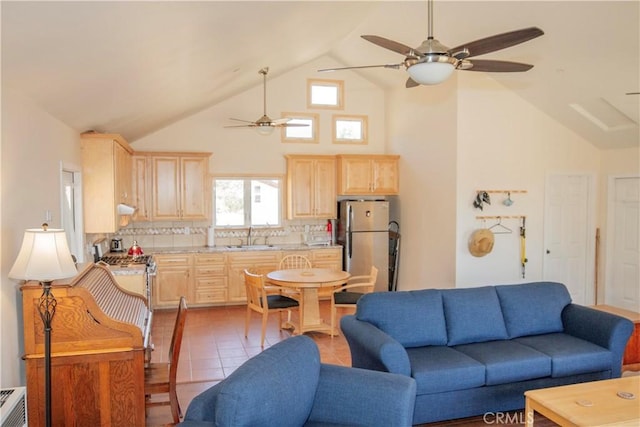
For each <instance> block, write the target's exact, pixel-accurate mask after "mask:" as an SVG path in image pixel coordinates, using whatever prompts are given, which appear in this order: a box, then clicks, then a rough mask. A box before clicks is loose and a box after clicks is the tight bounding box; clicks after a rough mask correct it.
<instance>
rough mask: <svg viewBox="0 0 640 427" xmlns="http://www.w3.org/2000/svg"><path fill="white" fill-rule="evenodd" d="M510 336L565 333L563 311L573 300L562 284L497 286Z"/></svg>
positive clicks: (542, 283)
mask: <svg viewBox="0 0 640 427" xmlns="http://www.w3.org/2000/svg"><path fill="white" fill-rule="evenodd" d="M496 292H497V294H498V298H499V299H500V305H501V306H502V315H503V316H504V321H505V324H506V326H507V332H508V333H509V337H510V338H516V337H523V336H527V335H539V334H549V333H552V332H562V331H563V326H562V310H563V309H564V308H565V307H566V306H567V305H568V304H570V303H571V296H570V295H569V292H568V291H567V288H566V287H565V286H564V285H563V284H561V283H555V282H539V283H523V284H519V285H500V286H496Z"/></svg>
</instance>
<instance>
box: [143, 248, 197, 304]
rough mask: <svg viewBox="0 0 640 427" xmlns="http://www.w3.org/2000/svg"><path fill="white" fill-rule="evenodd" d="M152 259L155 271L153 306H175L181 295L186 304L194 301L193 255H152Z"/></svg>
mask: <svg viewBox="0 0 640 427" xmlns="http://www.w3.org/2000/svg"><path fill="white" fill-rule="evenodd" d="M154 259H155V261H156V265H157V272H156V277H155V279H154V281H153V307H154V308H176V307H177V306H178V303H179V302H180V297H181V296H184V297H185V298H186V299H187V304H189V303H192V302H194V297H193V289H194V286H193V273H192V270H193V255H191V254H171V255H154Z"/></svg>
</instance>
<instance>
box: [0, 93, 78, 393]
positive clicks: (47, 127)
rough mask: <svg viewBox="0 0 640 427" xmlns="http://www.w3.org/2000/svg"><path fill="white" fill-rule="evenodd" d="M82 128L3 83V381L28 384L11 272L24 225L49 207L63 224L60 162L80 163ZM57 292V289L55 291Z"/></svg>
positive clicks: (33, 224)
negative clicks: (69, 122) (56, 117)
mask: <svg viewBox="0 0 640 427" xmlns="http://www.w3.org/2000/svg"><path fill="white" fill-rule="evenodd" d="M79 141H80V140H79V135H78V132H76V131H74V130H73V129H71V128H69V127H68V126H66V125H64V124H62V123H60V122H59V121H57V120H56V119H54V118H52V117H51V116H50V115H48V114H47V113H46V112H44V111H42V110H41V109H39V108H38V107H37V106H35V105H34V104H32V103H31V102H29V101H28V100H27V99H25V98H23V97H21V96H19V95H17V94H15V93H12V92H11V90H9V89H7V88H6V87H3V88H2V273H1V276H0V277H1V278H2V282H1V284H0V319H1V321H0V334H1V335H0V385H1V387H3V388H4V387H13V386H17V385H20V384H24V363H23V362H22V360H21V357H22V355H23V341H22V307H21V304H22V298H21V295H20V291H19V288H18V286H19V283H18V282H16V281H14V280H10V279H8V278H7V274H8V273H9V270H10V269H11V266H12V265H13V262H14V261H15V257H16V256H17V254H18V250H19V249H20V245H21V244H22V236H23V233H24V230H25V229H26V228H34V227H39V226H40V224H42V223H43V222H44V219H45V211H46V210H50V211H51V212H52V216H53V221H51V222H50V225H51V226H52V227H56V228H60V227H61V224H60V212H61V210H60V162H61V161H64V162H68V163H74V164H78V165H79V164H80V142H79ZM54 294H55V292H54Z"/></svg>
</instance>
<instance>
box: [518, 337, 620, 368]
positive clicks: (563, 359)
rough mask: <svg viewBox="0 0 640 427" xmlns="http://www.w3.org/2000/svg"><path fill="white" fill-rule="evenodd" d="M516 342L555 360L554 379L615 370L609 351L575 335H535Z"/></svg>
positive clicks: (552, 362) (552, 366)
mask: <svg viewBox="0 0 640 427" xmlns="http://www.w3.org/2000/svg"><path fill="white" fill-rule="evenodd" d="M515 341H517V342H519V343H521V344H524V345H527V346H529V347H531V348H534V349H536V350H538V351H539V352H541V353H545V354H548V355H549V356H551V376H552V377H565V376H568V375H576V374H585V373H589V372H598V371H608V370H610V369H611V366H612V358H613V355H612V353H611V352H610V351H609V350H607V349H606V348H603V347H600V346H599V345H596V344H593V343H591V342H589V341H585V340H583V339H580V338H576V337H574V336H571V335H567V334H563V333H555V334H546V335H535V336H530V337H521V338H516V340H515Z"/></svg>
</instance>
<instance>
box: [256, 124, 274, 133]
mask: <svg viewBox="0 0 640 427" xmlns="http://www.w3.org/2000/svg"><path fill="white" fill-rule="evenodd" d="M273 129H274V127H273V126H271V125H260V126H257V127H256V131H257V132H258V133H259V134H260V135H265V136H266V135H271V134H272V133H273Z"/></svg>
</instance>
